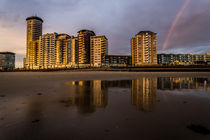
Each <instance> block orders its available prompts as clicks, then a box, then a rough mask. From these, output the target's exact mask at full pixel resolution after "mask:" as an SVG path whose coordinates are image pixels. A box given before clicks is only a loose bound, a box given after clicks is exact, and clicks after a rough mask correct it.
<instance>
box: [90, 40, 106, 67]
mask: <svg viewBox="0 0 210 140" xmlns="http://www.w3.org/2000/svg"><path fill="white" fill-rule="evenodd" d="M106 55H108V40H107V38H106V37H105V36H91V44H90V64H91V66H93V67H101V66H103V65H105V63H106V61H105V60H106Z"/></svg>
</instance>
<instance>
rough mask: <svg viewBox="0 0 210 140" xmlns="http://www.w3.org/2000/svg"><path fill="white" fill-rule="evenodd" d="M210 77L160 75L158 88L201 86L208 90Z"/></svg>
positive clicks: (173, 88) (172, 88) (191, 87)
mask: <svg viewBox="0 0 210 140" xmlns="http://www.w3.org/2000/svg"><path fill="white" fill-rule="evenodd" d="M209 81H210V79H208V78H192V77H178V78H175V77H159V78H158V89H160V90H175V89H198V88H200V87H202V88H204V89H206V90H208V89H209V88H210V82H209Z"/></svg>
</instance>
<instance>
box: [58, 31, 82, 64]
mask: <svg viewBox="0 0 210 140" xmlns="http://www.w3.org/2000/svg"><path fill="white" fill-rule="evenodd" d="M77 53H78V39H77V38H76V37H74V36H69V35H67V34H59V35H58V36H57V39H56V52H55V57H56V67H75V66H76V64H77Z"/></svg>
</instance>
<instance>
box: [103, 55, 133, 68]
mask: <svg viewBox="0 0 210 140" xmlns="http://www.w3.org/2000/svg"><path fill="white" fill-rule="evenodd" d="M131 65H132V59H131V56H126V55H125V56H123V55H107V56H106V66H116V67H127V66H131Z"/></svg>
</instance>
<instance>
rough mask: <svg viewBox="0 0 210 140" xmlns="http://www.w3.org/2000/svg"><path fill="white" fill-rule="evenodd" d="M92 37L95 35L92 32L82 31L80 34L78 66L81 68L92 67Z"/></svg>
mask: <svg viewBox="0 0 210 140" xmlns="http://www.w3.org/2000/svg"><path fill="white" fill-rule="evenodd" d="M91 36H95V33H94V32H93V31H90V30H80V31H79V32H78V64H79V66H88V65H90V43H91V39H90V37H91Z"/></svg>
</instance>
